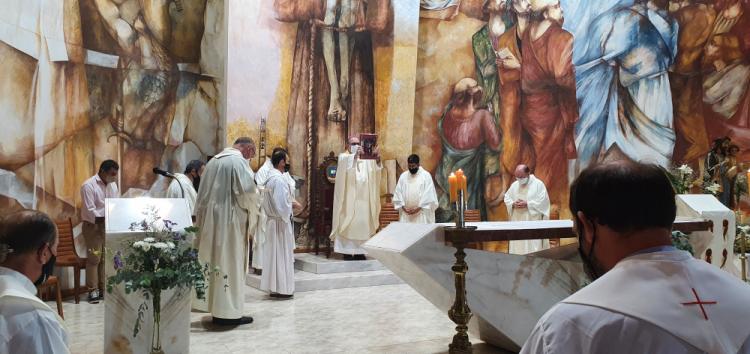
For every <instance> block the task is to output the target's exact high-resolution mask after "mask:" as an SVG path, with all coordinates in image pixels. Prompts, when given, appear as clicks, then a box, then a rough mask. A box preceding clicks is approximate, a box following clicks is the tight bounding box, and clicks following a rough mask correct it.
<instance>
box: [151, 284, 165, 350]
mask: <svg viewBox="0 0 750 354" xmlns="http://www.w3.org/2000/svg"><path fill="white" fill-rule="evenodd" d="M152 301H153V306H154V307H153V309H154V328H153V332H152V333H151V352H150V354H164V350H162V348H161V328H160V322H161V290H155V291H154V294H153V297H152Z"/></svg>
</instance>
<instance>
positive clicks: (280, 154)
mask: <svg viewBox="0 0 750 354" xmlns="http://www.w3.org/2000/svg"><path fill="white" fill-rule="evenodd" d="M281 160H286V151H277V152H274V153H273V155H272V156H271V163H272V164H273V167H276V166H277V165H278V164H279V162H281Z"/></svg>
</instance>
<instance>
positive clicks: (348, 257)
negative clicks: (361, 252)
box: [344, 254, 354, 261]
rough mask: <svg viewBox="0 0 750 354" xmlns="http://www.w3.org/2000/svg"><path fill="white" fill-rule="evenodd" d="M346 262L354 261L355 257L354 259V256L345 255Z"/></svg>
mask: <svg viewBox="0 0 750 354" xmlns="http://www.w3.org/2000/svg"><path fill="white" fill-rule="evenodd" d="M344 260H345V261H353V260H354V257H352V255H351V254H345V255H344Z"/></svg>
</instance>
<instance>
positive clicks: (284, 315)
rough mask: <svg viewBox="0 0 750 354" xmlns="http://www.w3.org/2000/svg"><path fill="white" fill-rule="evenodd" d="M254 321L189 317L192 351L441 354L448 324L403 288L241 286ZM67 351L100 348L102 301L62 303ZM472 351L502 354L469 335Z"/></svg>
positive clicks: (86, 353)
mask: <svg viewBox="0 0 750 354" xmlns="http://www.w3.org/2000/svg"><path fill="white" fill-rule="evenodd" d="M246 289H247V290H246V299H247V302H246V304H245V311H246V312H247V313H248V314H249V315H251V316H253V318H254V319H255V322H253V323H252V324H250V325H247V326H241V327H236V328H234V329H231V330H226V329H224V328H217V327H215V326H213V325H212V324H211V317H210V315H208V314H205V313H198V312H193V313H192V315H191V321H192V323H191V330H190V352H191V353H212V354H220V353H222V354H223V353H446V352H447V349H448V343H449V342H450V340H451V338H452V336H453V333H454V329H453V328H454V324H453V322H451V321H450V320H449V319H448V316H447V315H446V314H444V313H443V312H441V311H439V310H438V309H437V308H436V307H434V306H433V305H432V304H430V303H429V302H428V301H427V300H425V299H424V298H423V297H422V296H420V295H419V294H418V293H417V292H415V291H414V290H413V289H412V288H410V287H409V286H408V285H405V284H400V285H383V286H375V287H365V288H349V289H337V290H321V291H312V292H303V293H298V294H296V295H295V298H294V299H293V300H286V301H280V300H271V299H270V298H268V297H267V296H266V295H265V294H264V293H261V292H260V291H257V290H255V289H252V288H250V287H247V288H246ZM64 311H65V319H66V324H67V326H68V329H69V332H70V334H71V352H72V353H75V354H78V353H80V354H89V353H91V354H94V353H97V354H98V353H102V348H103V341H104V340H103V337H104V329H103V328H104V325H103V324H104V304H103V303H100V304H98V305H90V304H88V303H85V302H81V303H80V304H78V305H76V304H74V303H73V302H72V301H69V302H66V303H65V304H64ZM472 342H473V343H478V344H476V345H475V350H474V353H502V351H499V350H497V349H495V348H492V347H490V346H488V345H486V344H482V343H481V342H480V341H479V340H478V339H476V338H473V339H472Z"/></svg>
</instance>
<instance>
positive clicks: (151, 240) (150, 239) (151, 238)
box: [143, 237, 156, 242]
mask: <svg viewBox="0 0 750 354" xmlns="http://www.w3.org/2000/svg"><path fill="white" fill-rule="evenodd" d="M143 241H144V242H154V241H156V240H155V239H154V238H153V237H146V238H144V239H143Z"/></svg>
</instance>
